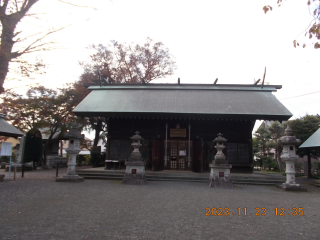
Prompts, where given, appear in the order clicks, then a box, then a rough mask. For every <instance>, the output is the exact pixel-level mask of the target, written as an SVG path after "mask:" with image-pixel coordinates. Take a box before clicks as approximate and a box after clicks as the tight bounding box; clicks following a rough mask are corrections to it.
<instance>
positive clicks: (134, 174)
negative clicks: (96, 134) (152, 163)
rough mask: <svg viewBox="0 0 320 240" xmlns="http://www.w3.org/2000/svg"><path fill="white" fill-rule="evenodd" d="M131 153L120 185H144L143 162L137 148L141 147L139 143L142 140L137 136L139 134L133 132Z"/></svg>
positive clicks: (145, 180) (145, 181)
mask: <svg viewBox="0 0 320 240" xmlns="http://www.w3.org/2000/svg"><path fill="white" fill-rule="evenodd" d="M130 139H131V140H132V144H131V145H132V146H133V151H132V153H131V156H130V158H129V160H128V161H127V162H125V165H126V172H125V174H124V178H123V180H122V184H132V185H141V184H146V183H147V179H146V176H145V165H146V164H145V162H144V160H143V159H142V157H141V153H140V151H139V147H141V146H142V144H141V143H140V141H141V140H143V138H142V137H141V136H140V135H139V132H138V131H137V132H135V135H133V136H132V137H131V138H130Z"/></svg>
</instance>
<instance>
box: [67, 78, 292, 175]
mask: <svg viewBox="0 0 320 240" xmlns="http://www.w3.org/2000/svg"><path fill="white" fill-rule="evenodd" d="M281 88H282V86H281V85H264V86H261V85H240V84H239V85H237V84H228V85H227V84H110V85H107V86H102V87H99V86H90V87H89V89H90V90H91V92H90V93H89V95H88V96H87V97H86V98H85V99H84V100H83V101H82V102H81V103H80V104H79V105H78V106H77V107H76V108H75V109H74V110H73V112H74V113H75V114H76V115H77V116H80V117H98V116H99V117H105V119H106V121H107V128H108V135H107V136H108V137H107V138H108V140H107V157H106V158H107V159H110V160H120V161H125V160H126V159H128V158H129V157H130V153H131V151H132V147H131V145H130V144H131V141H130V137H131V136H132V135H134V133H135V132H136V131H139V132H140V135H141V136H142V137H143V139H144V140H143V146H142V147H140V152H141V153H142V157H143V158H144V159H145V161H146V169H151V170H154V171H161V170H164V169H168V170H169V169H173V170H192V171H194V172H203V171H207V170H208V169H209V163H211V161H212V160H213V156H214V155H215V153H216V149H215V148H214V146H213V140H214V139H215V138H216V137H217V134H218V133H222V134H223V137H225V138H226V139H227V145H226V146H227V147H226V148H225V155H226V156H227V160H228V162H229V164H232V169H231V172H252V171H253V153H252V130H253V127H254V124H255V121H256V120H278V121H280V122H281V121H286V120H288V119H289V118H290V117H291V116H292V114H291V113H290V111H288V109H286V107H284V106H283V105H282V103H281V102H280V101H279V100H278V99H277V98H276V97H275V96H274V95H273V94H272V92H276V91H277V90H278V89H281Z"/></svg>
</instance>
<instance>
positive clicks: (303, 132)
mask: <svg viewBox="0 0 320 240" xmlns="http://www.w3.org/2000/svg"><path fill="white" fill-rule="evenodd" d="M288 124H289V126H290V128H291V129H292V130H293V135H294V136H295V137H296V138H298V139H300V140H301V144H302V143H304V142H305V141H306V140H307V139H308V138H309V137H310V136H311V135H312V134H313V133H314V132H315V131H317V130H318V129H319V124H320V119H319V118H318V117H317V116H313V115H307V116H304V117H302V118H300V119H295V120H291V121H288ZM301 144H300V145H301ZM297 154H298V155H299V156H300V157H303V156H305V155H307V156H308V177H309V178H311V176H312V175H311V157H313V158H317V157H319V156H320V152H319V150H318V149H316V148H298V150H297Z"/></svg>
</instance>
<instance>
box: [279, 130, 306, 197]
mask: <svg viewBox="0 0 320 240" xmlns="http://www.w3.org/2000/svg"><path fill="white" fill-rule="evenodd" d="M284 132H285V136H283V137H281V138H279V139H278V140H277V141H278V143H279V144H280V145H281V146H283V150H282V154H281V156H280V157H281V160H283V161H284V162H285V163H286V175H287V179H286V183H282V184H281V185H280V186H278V187H279V188H281V189H283V190H285V191H307V189H306V188H302V187H301V186H300V184H297V183H296V171H295V161H296V160H298V159H299V156H298V155H296V145H298V144H300V142H301V141H300V139H297V138H296V137H295V136H292V129H291V128H290V127H289V126H288V127H287V128H286V130H285V131H284Z"/></svg>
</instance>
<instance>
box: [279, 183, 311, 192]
mask: <svg viewBox="0 0 320 240" xmlns="http://www.w3.org/2000/svg"><path fill="white" fill-rule="evenodd" d="M277 188H280V189H282V190H284V191H296V192H307V191H308V189H307V188H304V187H301V185H300V184H296V183H282V184H281V185H277Z"/></svg>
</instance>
